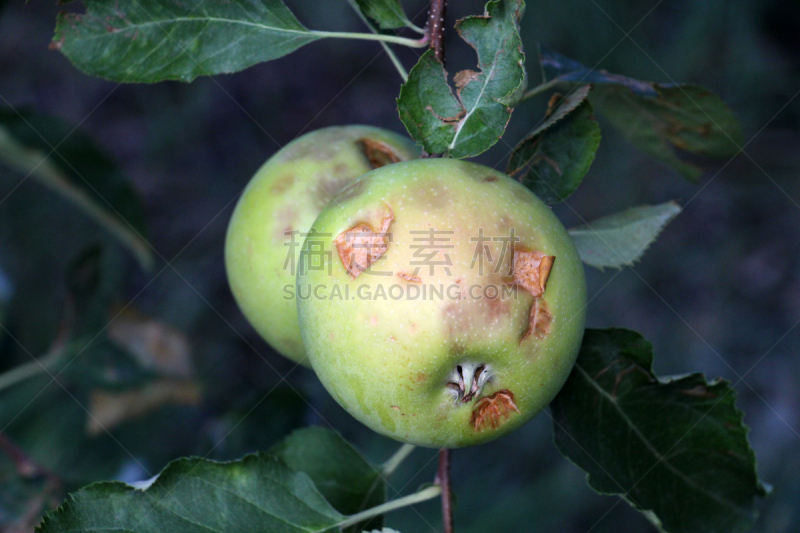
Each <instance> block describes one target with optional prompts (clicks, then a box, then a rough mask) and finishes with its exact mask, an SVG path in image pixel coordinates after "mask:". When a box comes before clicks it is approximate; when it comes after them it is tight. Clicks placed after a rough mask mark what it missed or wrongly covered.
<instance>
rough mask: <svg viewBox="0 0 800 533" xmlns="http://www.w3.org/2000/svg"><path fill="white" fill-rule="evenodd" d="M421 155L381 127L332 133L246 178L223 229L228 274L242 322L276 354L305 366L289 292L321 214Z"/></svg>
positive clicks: (310, 137)
mask: <svg viewBox="0 0 800 533" xmlns="http://www.w3.org/2000/svg"><path fill="white" fill-rule="evenodd" d="M418 156H419V149H418V148H416V147H415V146H414V144H413V143H412V142H411V141H410V140H409V139H407V138H405V137H402V136H400V135H397V134H395V133H392V132H389V131H386V130H383V129H379V128H373V127H369V126H342V127H330V128H324V129H320V130H317V131H313V132H311V133H308V134H306V135H303V136H302V137H300V138H298V139H296V140H294V141H292V142H291V143H289V144H287V145H286V146H285V147H284V148H282V149H281V150H280V151H279V152H277V153H276V154H275V155H274V156H272V157H271V158H270V159H269V160H268V161H267V162H266V163H265V164H264V165H263V166H262V167H261V168H260V169H259V170H258V172H256V174H255V176H253V178H252V180H250V183H249V184H248V185H247V187H246V188H245V190H244V192H243V193H242V196H241V198H240V199H239V202H238V204H237V205H236V208H235V210H234V212H233V216H232V217H231V221H230V224H229V226H228V233H227V236H226V239H225V268H226V270H227V274H228V281H229V283H230V287H231V291H232V292H233V296H234V298H235V299H236V302H237V303H238V304H239V307H240V308H241V310H242V312H243V313H244V315H245V317H247V319H248V321H249V322H250V323H251V324H252V325H253V327H254V328H255V329H256V331H258V333H259V334H260V335H261V336H262V337H263V338H264V339H265V340H266V341H267V342H268V343H269V344H271V345H272V346H273V347H274V348H275V349H276V350H277V351H279V352H280V353H282V354H283V355H285V356H286V357H288V358H290V359H292V360H294V361H298V362H303V363H304V364H306V365H307V364H308V362H307V359H306V357H305V350H304V349H303V341H302V339H301V336H300V326H299V325H298V322H297V304H296V302H295V299H294V296H293V294H294V286H295V268H296V265H297V258H298V256H299V254H300V247H301V246H302V244H303V241H304V239H305V236H306V234H307V233H308V232H309V231H310V229H311V225H312V223H313V222H314V219H315V218H316V217H317V215H318V214H319V212H320V211H321V210H322V208H323V207H325V205H326V204H327V203H328V201H329V200H330V199H331V198H332V197H333V196H334V195H335V194H336V193H337V192H339V190H340V189H342V188H343V187H344V186H345V185H347V184H348V183H350V182H352V181H353V180H355V179H356V178H358V177H359V176H361V175H362V174H364V173H365V172H367V171H369V170H372V169H374V168H378V167H381V166H383V165H387V164H390V163H394V162H397V161H403V160H406V159H412V158H415V157H418Z"/></svg>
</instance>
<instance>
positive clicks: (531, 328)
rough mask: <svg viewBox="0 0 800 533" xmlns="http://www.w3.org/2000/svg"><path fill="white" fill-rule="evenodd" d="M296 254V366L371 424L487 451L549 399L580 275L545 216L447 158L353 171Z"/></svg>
mask: <svg viewBox="0 0 800 533" xmlns="http://www.w3.org/2000/svg"><path fill="white" fill-rule="evenodd" d="M314 227H315V229H316V230H317V232H319V233H318V234H316V235H313V236H309V237H308V239H307V240H306V242H305V244H304V247H303V251H302V253H301V255H300V260H299V265H298V266H299V270H298V277H297V297H298V310H299V316H300V326H301V331H302V333H303V341H304V343H305V347H306V350H307V352H308V355H309V358H310V359H311V364H312V366H313V368H314V370H315V371H316V373H317V375H318V376H319V378H320V380H321V381H322V383H323V384H324V385H325V387H326V388H327V390H328V391H329V392H330V393H331V395H332V396H333V397H334V398H335V399H336V400H337V401H338V402H339V403H340V404H341V405H342V406H343V407H344V408H345V409H347V410H348V411H349V412H350V413H351V414H352V415H353V416H355V417H356V418H357V419H358V420H360V421H361V422H363V423H364V424H366V425H367V426H369V427H370V428H372V429H373V430H375V431H377V432H379V433H382V434H384V435H387V436H389V437H392V438H395V439H397V440H400V441H404V442H408V443H412V444H417V445H422V446H430V447H447V448H453V447H461V446H469V445H473V444H478V443H481V442H485V441H489V440H492V439H494V438H497V437H499V436H501V435H505V434H507V433H509V432H510V431H512V430H514V429H516V428H518V427H519V426H520V425H522V424H523V423H525V422H526V421H528V420H530V419H531V418H532V417H533V416H534V415H536V414H537V413H539V412H540V411H541V410H542V409H543V408H544V407H545V406H546V405H547V404H548V403H549V402H550V401H551V400H552V399H553V397H554V396H555V395H556V393H557V392H558V390H559V389H560V388H561V386H562V385H563V384H564V382H565V380H566V379H567V376H568V374H569V372H570V370H571V368H572V366H573V365H574V362H575V358H576V357H577V353H578V349H579V347H580V343H581V339H582V337H583V328H584V317H585V306H586V286H585V281H584V273H583V265H582V264H581V261H580V258H579V257H578V253H577V251H576V250H575V247H574V245H573V243H572V240H571V239H570V237H569V235H568V234H567V231H566V230H565V229H564V227H563V226H562V224H561V223H560V222H559V221H558V219H557V218H556V217H555V215H554V214H553V213H552V211H551V210H550V208H548V207H547V205H545V204H544V203H543V202H542V201H541V200H539V199H538V198H537V197H536V196H535V195H534V194H533V193H531V192H530V191H529V190H528V189H526V188H525V187H523V186H522V185H521V184H519V183H518V182H516V181H514V180H513V179H511V178H509V177H508V176H506V175H505V174H501V173H499V172H497V171H494V170H492V169H490V168H488V167H484V166H482V165H478V164H474V163H469V162H464V161H458V160H454V159H425V160H416V161H408V162H403V163H397V164H395V165H389V166H386V167H383V168H379V169H376V170H373V171H371V172H368V173H366V174H364V175H363V176H361V177H360V178H359V179H358V180H356V181H354V182H353V183H351V184H350V185H349V186H347V187H346V188H345V189H343V190H342V191H341V192H340V193H339V194H338V195H337V196H336V197H335V198H334V199H333V200H332V201H331V202H330V203H329V204H328V205H327V206H326V207H325V209H323V210H322V212H321V213H320V215H319V217H318V218H317V220H316V221H315V222H314Z"/></svg>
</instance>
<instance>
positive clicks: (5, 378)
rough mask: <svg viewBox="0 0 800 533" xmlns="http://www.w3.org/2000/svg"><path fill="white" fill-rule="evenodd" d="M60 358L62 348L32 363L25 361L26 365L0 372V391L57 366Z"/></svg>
mask: <svg viewBox="0 0 800 533" xmlns="http://www.w3.org/2000/svg"><path fill="white" fill-rule="evenodd" d="M60 359H61V350H55V351H53V352H50V353H47V354H45V355H43V356H42V357H41V358H40V359H37V360H34V361H31V362H30V363H25V364H24V365H19V366H16V367H14V368H12V369H11V370H9V371H8V372H5V373H3V374H0V391H3V390H6V389H7V388H9V387H13V386H14V385H16V384H17V383H20V382H22V381H25V380H26V379H28V378H32V377H34V376H36V375H37V374H41V373H42V372H47V371H48V370H50V369H51V368H53V367H54V366H56V364H57V363H58V362H59V360H60Z"/></svg>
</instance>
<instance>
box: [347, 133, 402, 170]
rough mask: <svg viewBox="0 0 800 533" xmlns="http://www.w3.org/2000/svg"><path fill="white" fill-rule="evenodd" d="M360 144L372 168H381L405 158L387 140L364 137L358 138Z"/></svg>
mask: <svg viewBox="0 0 800 533" xmlns="http://www.w3.org/2000/svg"><path fill="white" fill-rule="evenodd" d="M358 144H360V145H361V149H362V150H363V151H364V157H366V158H367V161H369V164H370V165H372V168H380V167H383V166H386V165H390V164H392V163H399V162H400V161H402V160H403V157H401V156H400V154H398V153H397V152H396V151H395V150H394V149H393V148H392V147H391V146H389V145H388V144H386V143H385V142H381V141H376V140H375V139H370V138H369V137H364V138H363V139H359V140H358Z"/></svg>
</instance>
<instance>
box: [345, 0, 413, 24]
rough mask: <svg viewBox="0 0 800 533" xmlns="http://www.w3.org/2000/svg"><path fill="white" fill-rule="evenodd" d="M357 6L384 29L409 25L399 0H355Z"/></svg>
mask: <svg viewBox="0 0 800 533" xmlns="http://www.w3.org/2000/svg"><path fill="white" fill-rule="evenodd" d="M356 3H357V4H358V8H359V9H361V12H362V13H364V15H366V16H367V17H369V18H370V19H372V20H374V21H375V23H376V24H377V25H378V26H379V27H380V28H381V29H384V30H391V29H395V28H404V27H410V26H411V22H410V21H409V20H408V17H406V14H405V12H404V11H403V6H401V5H400V0H356Z"/></svg>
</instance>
